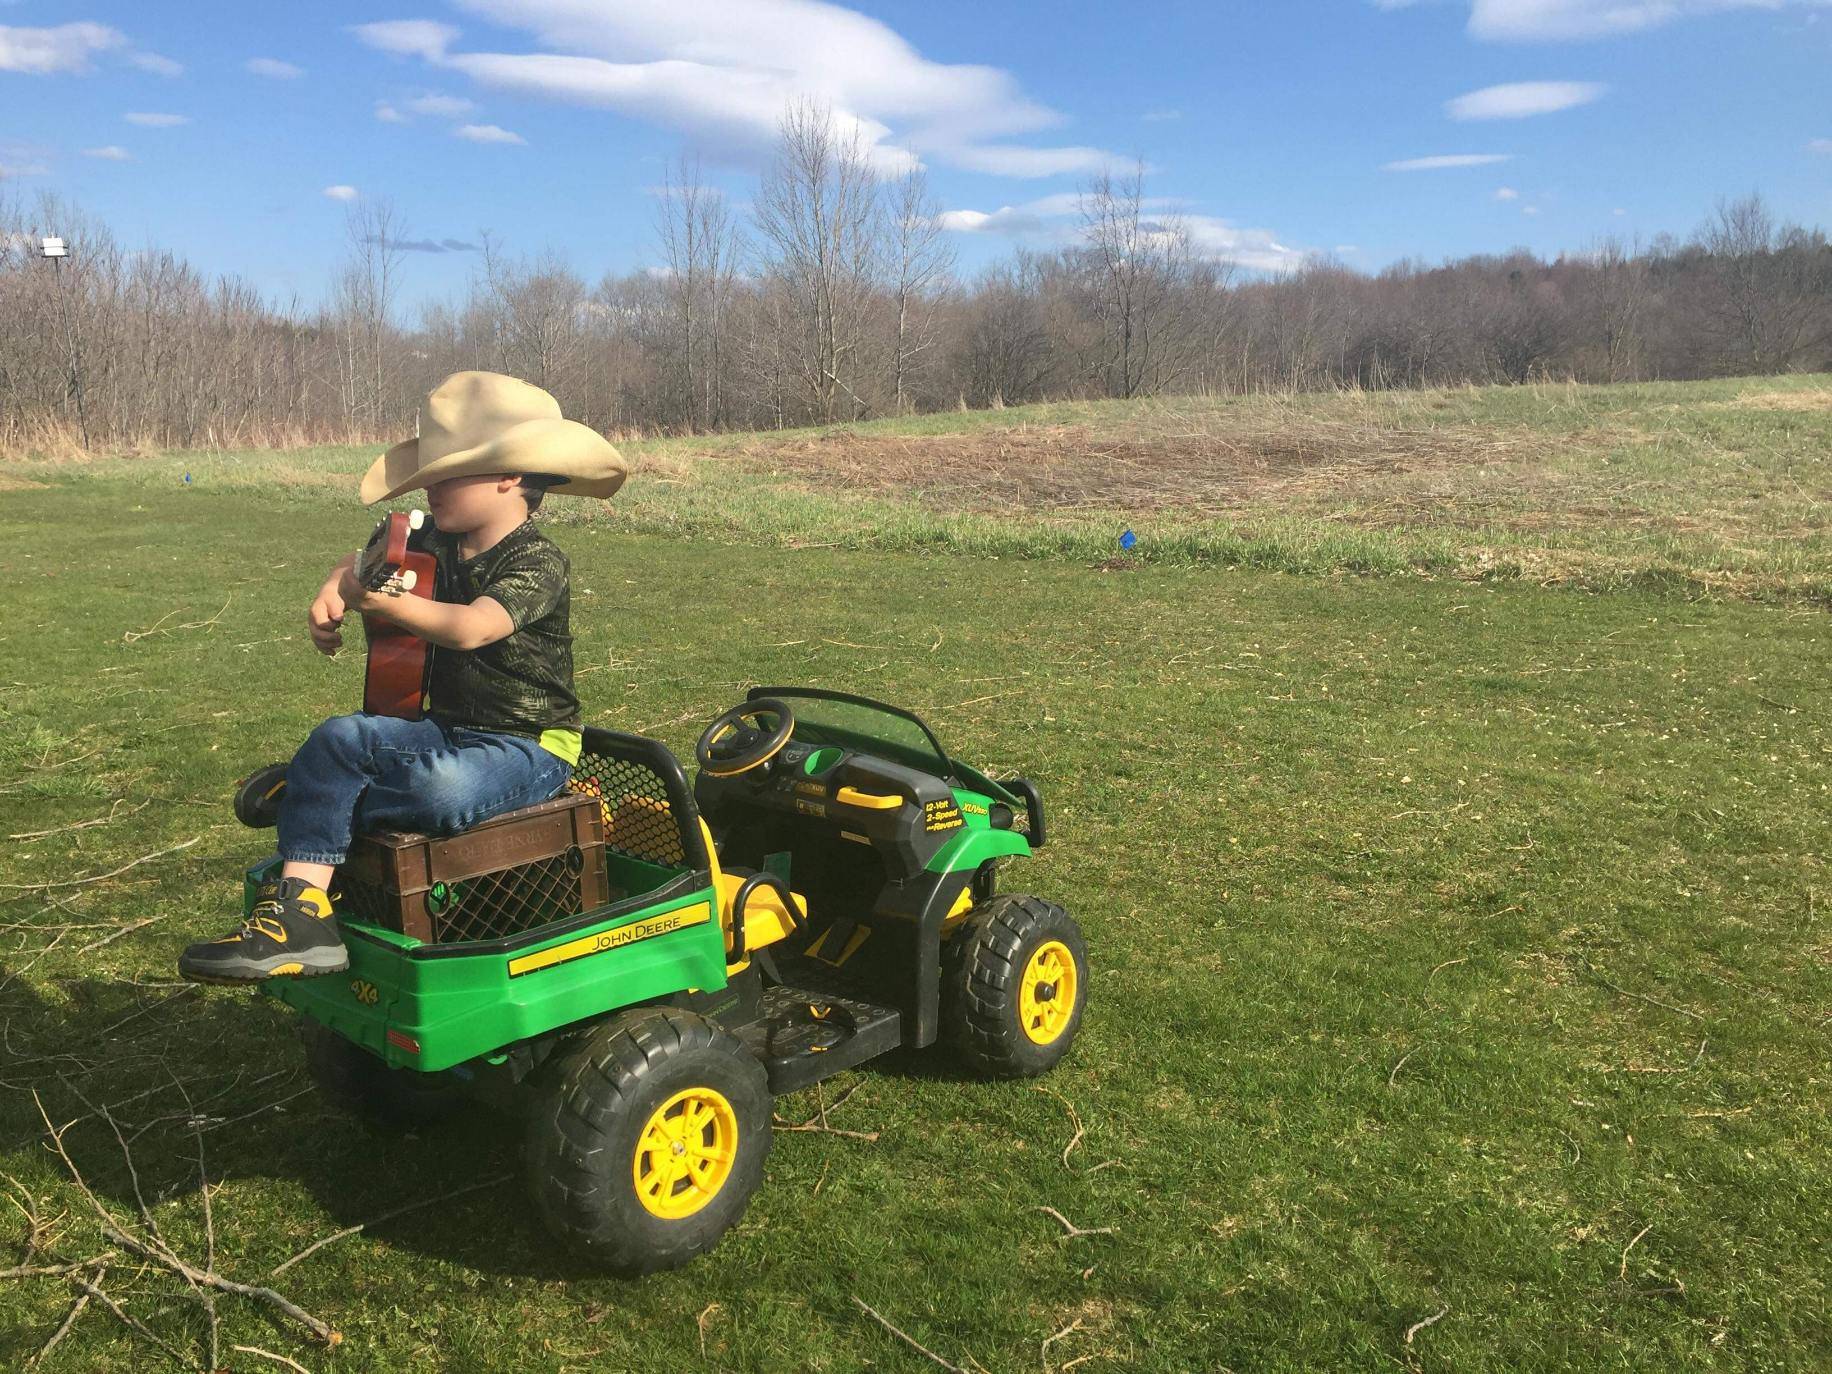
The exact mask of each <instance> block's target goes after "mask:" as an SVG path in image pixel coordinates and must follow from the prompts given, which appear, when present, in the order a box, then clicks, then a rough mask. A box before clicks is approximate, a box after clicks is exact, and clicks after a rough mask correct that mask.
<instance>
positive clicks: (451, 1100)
mask: <svg viewBox="0 0 1832 1374" xmlns="http://www.w3.org/2000/svg"><path fill="white" fill-rule="evenodd" d="M300 1033H301V1035H302V1036H303V1037H304V1040H305V1068H306V1072H307V1073H309V1074H310V1075H311V1077H312V1081H313V1082H314V1083H316V1084H317V1085H318V1090H319V1091H320V1092H321V1093H323V1094H324V1096H325V1100H326V1101H328V1102H329V1103H330V1104H331V1105H332V1106H334V1107H336V1108H338V1109H339V1110H341V1111H346V1112H349V1113H350V1114H351V1115H352V1116H358V1117H361V1118H362V1119H363V1120H365V1121H367V1122H369V1123H370V1124H371V1125H375V1126H380V1127H383V1128H385V1129H388V1130H397V1131H406V1130H414V1129H419V1128H423V1127H427V1126H432V1125H436V1124H437V1123H438V1122H440V1121H443V1120H444V1119H445V1118H446V1117H448V1116H450V1115H452V1113H453V1112H455V1111H457V1110H458V1108H459V1107H461V1106H463V1105H464V1100H465V1097H464V1090H463V1086H462V1084H460V1083H459V1081H458V1079H457V1078H456V1077H455V1076H454V1075H452V1074H450V1073H421V1072H420V1071H419V1070H418V1069H394V1068H390V1067H389V1066H388V1065H386V1064H384V1063H383V1062H382V1061H381V1060H380V1059H378V1058H376V1057H375V1056H374V1055H373V1054H370V1053H369V1051H368V1050H366V1049H364V1048H363V1047H362V1046H361V1045H358V1044H356V1043H355V1042H354V1041H351V1040H346V1039H345V1038H344V1037H343V1036H341V1035H339V1034H337V1032H336V1031H334V1030H331V1029H330V1028H329V1027H327V1026H324V1025H322V1024H320V1023H319V1022H317V1021H313V1020H310V1019H309V1018H308V1019H306V1020H305V1021H304V1024H303V1025H302V1026H301V1028H300Z"/></svg>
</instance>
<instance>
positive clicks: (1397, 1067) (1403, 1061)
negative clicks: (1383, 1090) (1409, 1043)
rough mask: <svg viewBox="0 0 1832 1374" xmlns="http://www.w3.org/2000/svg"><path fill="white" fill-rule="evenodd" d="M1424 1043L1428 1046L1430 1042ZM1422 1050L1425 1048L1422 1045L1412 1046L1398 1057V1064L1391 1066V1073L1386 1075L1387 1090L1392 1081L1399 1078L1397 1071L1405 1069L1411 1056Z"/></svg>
mask: <svg viewBox="0 0 1832 1374" xmlns="http://www.w3.org/2000/svg"><path fill="white" fill-rule="evenodd" d="M1426 1043H1427V1044H1428V1043H1430V1042H1429V1041H1427V1042H1426ZM1424 1048H1425V1046H1424V1045H1414V1046H1413V1047H1412V1048H1411V1049H1409V1050H1407V1051H1406V1052H1405V1053H1404V1054H1402V1055H1401V1056H1400V1057H1399V1063H1397V1064H1395V1065H1394V1066H1393V1069H1392V1071H1391V1072H1390V1073H1388V1074H1387V1086H1388V1087H1389V1088H1391V1087H1392V1086H1393V1080H1394V1079H1396V1078H1398V1077H1399V1071H1400V1070H1401V1069H1403V1068H1405V1067H1406V1061H1407V1060H1408V1059H1410V1058H1412V1056H1413V1055H1415V1054H1417V1053H1418V1052H1419V1051H1420V1050H1422V1049H1424Z"/></svg>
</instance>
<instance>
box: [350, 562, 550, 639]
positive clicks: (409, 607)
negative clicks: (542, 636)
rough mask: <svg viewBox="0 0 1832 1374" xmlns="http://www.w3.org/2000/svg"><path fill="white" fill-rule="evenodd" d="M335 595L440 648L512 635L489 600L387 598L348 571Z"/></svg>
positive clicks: (500, 609) (510, 627) (508, 623)
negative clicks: (370, 589)
mask: <svg viewBox="0 0 1832 1374" xmlns="http://www.w3.org/2000/svg"><path fill="white" fill-rule="evenodd" d="M338 592H339V594H340V595H341V597H342V599H343V602H344V604H345V605H347V606H349V607H350V608H351V609H353V610H357V611H360V612H362V614H364V615H379V616H382V617H384V618H385V619H388V620H392V621H393V622H394V623H395V624H397V625H399V626H401V627H402V628H403V629H406V630H411V631H412V632H413V633H414V634H416V635H418V636H419V637H420V638H421V639H424V640H425V641H426V642H427V643H429V644H437V645H438V646H439V647H440V648H442V649H481V648H483V646H484V645H486V644H494V643H495V642H496V641H497V640H499V639H504V638H506V637H507V636H509V635H512V634H514V633H515V622H514V621H513V620H511V619H510V618H509V613H508V612H507V611H506V610H504V609H503V607H502V603H501V602H499V601H497V600H496V599H494V598H493V597H488V596H480V597H478V598H477V599H476V600H475V601H473V602H471V603H470V604H469V605H460V604H459V603H457V602H454V601H435V600H433V599H432V598H431V597H426V596H389V595H388V594H387V593H386V592H372V591H368V590H367V589H365V588H364V587H363V585H362V584H361V583H360V582H358V581H357V580H356V575H355V573H354V572H353V571H351V570H349V569H345V570H344V572H343V573H342V574H341V575H340V586H339V588H338Z"/></svg>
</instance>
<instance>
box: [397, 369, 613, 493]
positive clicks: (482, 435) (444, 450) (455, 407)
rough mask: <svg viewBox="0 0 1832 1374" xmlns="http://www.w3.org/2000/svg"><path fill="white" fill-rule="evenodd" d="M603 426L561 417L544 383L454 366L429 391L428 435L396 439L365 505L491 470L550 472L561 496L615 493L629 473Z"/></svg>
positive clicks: (424, 424)
mask: <svg viewBox="0 0 1832 1374" xmlns="http://www.w3.org/2000/svg"><path fill="white" fill-rule="evenodd" d="M629 471H630V470H629V466H628V465H627V464H626V463H625V462H624V461H623V455H622V454H621V453H619V452H618V451H617V450H616V449H615V448H613V447H612V446H611V444H610V442H609V441H608V440H606V439H605V438H604V436H603V435H601V434H599V433H598V432H597V431H596V430H594V429H591V428H589V427H587V426H585V425H582V424H580V423H579V422H578V421H576V420H563V419H561V418H560V403H559V402H558V401H556V400H554V398H553V397H551V396H549V395H548V394H547V393H546V392H545V391H542V390H541V389H540V388H539V387H538V386H530V385H529V384H528V383H527V382H524V381H519V380H517V379H516V378H514V377H505V376H503V374H502V373H500V372H454V373H453V374H452V375H451V376H449V377H447V378H446V379H445V380H444V381H443V382H440V383H439V385H438V386H437V387H436V388H435V389H434V390H433V391H432V392H431V393H430V394H429V395H428V396H427V398H426V407H425V409H424V410H423V411H422V412H421V416H420V437H419V438H417V439H408V440H405V441H404V442H402V443H399V444H396V445H395V446H394V447H393V448H391V449H389V450H388V452H386V453H384V454H383V455H382V456H381V457H380V458H377V459H376V460H375V462H374V464H373V465H371V467H370V468H369V471H367V472H365V473H364V474H363V485H362V498H363V504H364V505H365V506H373V505H374V504H375V503H376V502H377V501H391V500H393V499H394V498H395V497H397V496H399V495H400V494H401V493H402V492H404V491H414V490H417V489H418V488H420V487H424V486H430V485H431V484H432V483H434V482H443V481H444V480H445V479H446V478H448V477H469V476H472V475H474V474H478V473H486V472H531V473H545V474H547V475H549V476H553V477H558V478H560V479H561V480H560V481H558V482H556V483H554V484H553V485H552V486H550V487H548V488H547V490H549V491H551V492H554V493H557V494H558V495H561V496H609V495H611V494H612V493H613V492H615V491H616V490H617V488H619V487H621V486H622V485H623V479H624V478H625V477H626V476H628V475H629Z"/></svg>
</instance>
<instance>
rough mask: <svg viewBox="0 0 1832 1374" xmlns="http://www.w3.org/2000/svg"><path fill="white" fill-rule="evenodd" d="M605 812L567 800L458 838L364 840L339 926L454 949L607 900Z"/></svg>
mask: <svg viewBox="0 0 1832 1374" xmlns="http://www.w3.org/2000/svg"><path fill="white" fill-rule="evenodd" d="M608 891H609V889H608V887H607V885H606V880H605V867H604V812H603V808H602V807H601V806H600V805H599V803H598V798H596V797H593V796H589V795H585V794H583V793H577V792H567V793H563V794H562V795H560V796H558V797H555V798H553V799H552V800H551V801H544V802H540V803H538V804H536V805H534V806H526V807H523V808H521V809H520V810H517V811H508V812H505V813H504V814H502V815H500V816H493V817H491V818H490V819H489V820H486V821H481V822H479V823H478V824H477V825H474V826H472V827H471V828H470V829H469V830H466V831H464V832H462V833H461V834H457V835H443V836H441V835H419V834H413V833H410V832H405V831H391V830H384V831H377V832H373V833H371V834H367V835H359V836H358V837H357V838H356V840H355V841H354V842H353V843H352V844H351V846H350V853H349V857H348V858H347V859H346V860H345V861H344V863H343V864H342V865H341V866H340V867H339V868H338V870H337V876H336V878H335V880H334V881H333V883H332V903H333V905H334V906H335V908H336V910H337V913H338V914H339V915H340V916H348V917H351V918H354V919H356V920H361V921H367V922H369V923H370V924H373V925H379V926H383V927H386V928H387V929H389V930H398V931H400V932H401V933H402V934H403V935H410V936H412V937H414V938H415V939H418V940H425V941H429V942H434V943H440V944H447V943H453V942H460V941H470V940H496V939H501V938H502V937H503V936H505V935H514V934H516V933H518V932H520V931H524V930H530V929H532V928H534V927H535V926H540V925H545V924H547V923H548V922H549V921H555V920H560V919H562V918H563V917H566V916H573V915H577V914H578V913H579V912H581V911H589V910H591V909H592V908H593V907H598V906H602V905H604V904H605V902H606V901H607V900H608Z"/></svg>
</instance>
